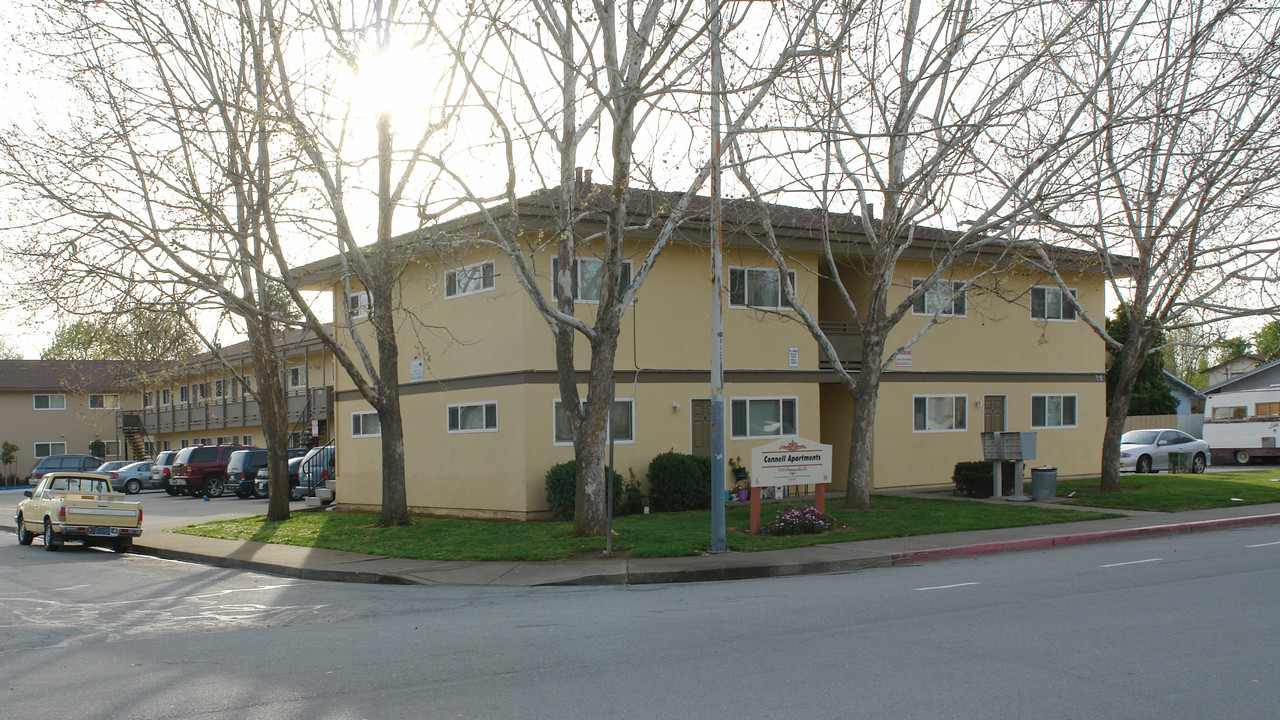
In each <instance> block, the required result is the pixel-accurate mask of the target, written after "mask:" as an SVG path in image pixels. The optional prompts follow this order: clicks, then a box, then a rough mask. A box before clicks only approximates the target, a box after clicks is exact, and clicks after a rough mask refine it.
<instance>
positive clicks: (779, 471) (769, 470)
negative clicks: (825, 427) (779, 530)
mask: <svg viewBox="0 0 1280 720" xmlns="http://www.w3.org/2000/svg"><path fill="white" fill-rule="evenodd" d="M829 482H831V446H830V445H824V444H822V443H820V442H816V441H814V440H806V439H804V438H798V437H793V438H782V439H781V440H776V441H774V442H771V443H768V444H765V445H761V446H759V447H756V448H754V449H752V451H751V532H760V488H762V487H774V486H778V485H813V487H814V503H815V506H816V507H817V508H818V511H819V512H826V507H825V505H826V496H827V493H826V490H827V483H829Z"/></svg>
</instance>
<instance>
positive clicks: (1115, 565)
mask: <svg viewBox="0 0 1280 720" xmlns="http://www.w3.org/2000/svg"><path fill="white" fill-rule="evenodd" d="M1163 559H1164V558H1147V559H1146V560H1130V561H1129V562H1121V563H1111V564H1110V565H1099V566H1098V567H1100V568H1113V567H1123V566H1125V565H1141V564H1142V563H1153V562H1160V561H1161V560H1163Z"/></svg>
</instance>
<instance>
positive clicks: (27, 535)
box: [18, 514, 35, 545]
mask: <svg viewBox="0 0 1280 720" xmlns="http://www.w3.org/2000/svg"><path fill="white" fill-rule="evenodd" d="M33 539H35V535H32V534H31V531H30V530H28V529H27V523H26V521H25V520H23V519H22V515H21V514H19V515H18V544H19V545H30V544H31V541H32V540H33Z"/></svg>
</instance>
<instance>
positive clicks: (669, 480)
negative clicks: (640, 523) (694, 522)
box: [649, 452, 711, 512]
mask: <svg viewBox="0 0 1280 720" xmlns="http://www.w3.org/2000/svg"><path fill="white" fill-rule="evenodd" d="M649 498H650V501H649V504H650V507H652V508H653V509H654V510H655V511H657V512H678V511H680V510H706V509H708V508H710V507H711V458H706V457H699V456H697V455H685V454H684V453H678V452H665V453H662V454H661V455H658V456H657V457H655V458H654V459H653V460H651V461H650V462H649Z"/></svg>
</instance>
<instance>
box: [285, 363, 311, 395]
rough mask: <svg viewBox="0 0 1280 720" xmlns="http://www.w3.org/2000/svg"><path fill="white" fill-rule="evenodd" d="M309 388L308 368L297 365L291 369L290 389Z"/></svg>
mask: <svg viewBox="0 0 1280 720" xmlns="http://www.w3.org/2000/svg"><path fill="white" fill-rule="evenodd" d="M306 386H307V366H306V365H295V366H293V367H291V368H289V389H290V390H297V389H299V388H304V387H306Z"/></svg>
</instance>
